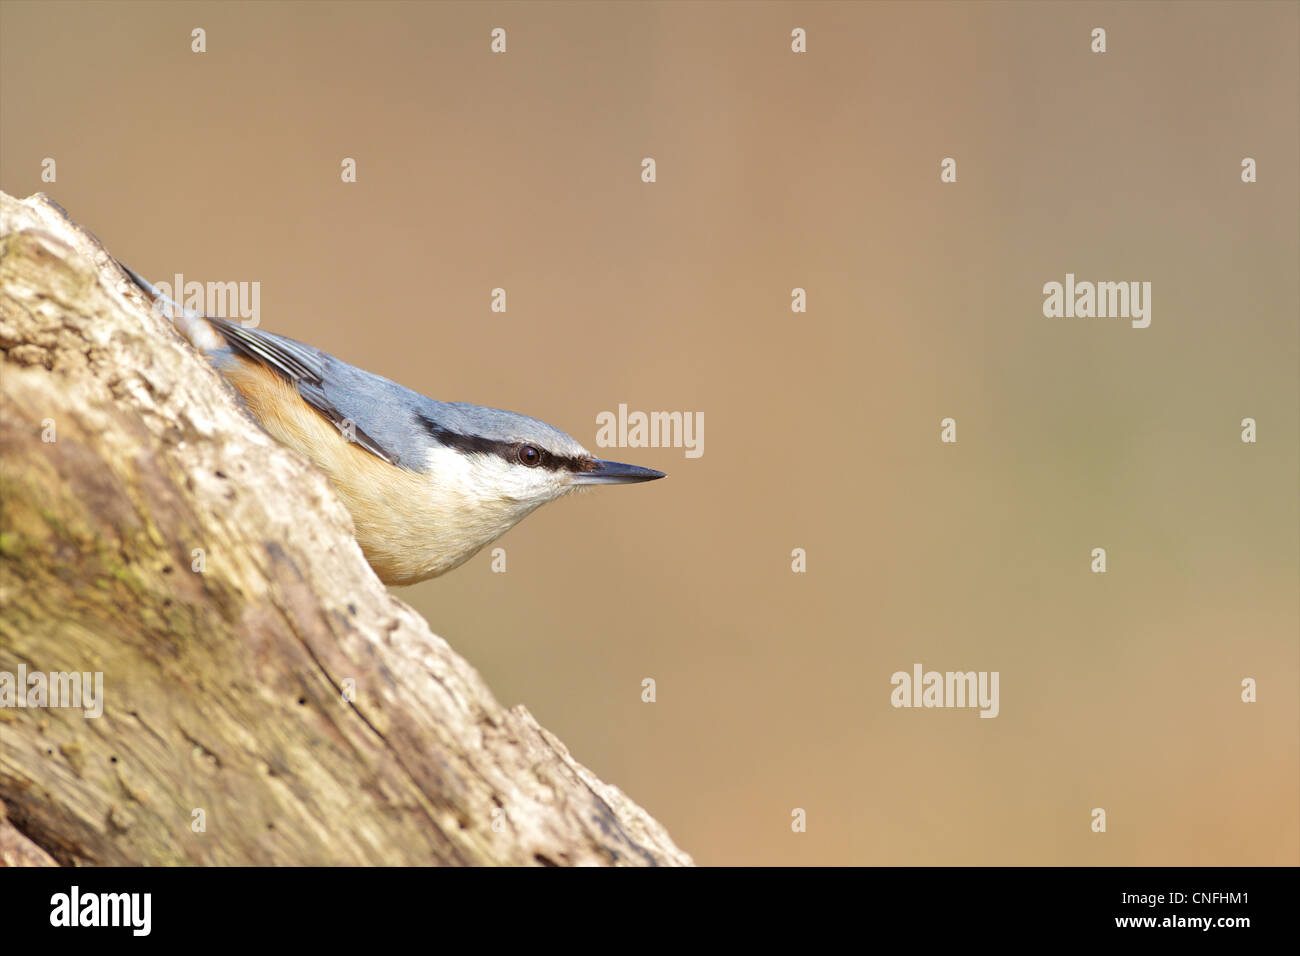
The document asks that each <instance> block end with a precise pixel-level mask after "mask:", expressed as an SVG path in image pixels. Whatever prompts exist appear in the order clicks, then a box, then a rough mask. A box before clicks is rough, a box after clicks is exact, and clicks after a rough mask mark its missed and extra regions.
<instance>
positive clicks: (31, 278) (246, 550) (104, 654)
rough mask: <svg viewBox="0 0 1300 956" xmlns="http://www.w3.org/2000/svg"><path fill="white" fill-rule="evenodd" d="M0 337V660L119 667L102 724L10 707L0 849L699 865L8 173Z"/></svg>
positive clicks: (83, 859)
mask: <svg viewBox="0 0 1300 956" xmlns="http://www.w3.org/2000/svg"><path fill="white" fill-rule="evenodd" d="M0 353H2V355H3V360H2V361H0V456H2V457H0V461H2V463H3V464H2V466H0V501H2V502H3V505H2V507H3V511H2V512H0V602H2V603H3V611H2V612H0V675H2V674H6V673H7V674H9V675H11V677H10V686H11V687H12V686H13V684H14V681H15V680H16V675H17V674H18V672H19V670H20V669H25V671H26V673H27V674H28V675H30V674H32V673H35V672H41V673H47V674H48V673H72V672H76V673H86V674H95V673H101V674H102V675H103V691H102V696H103V702H102V703H103V713H102V716H98V717H93V716H86V715H85V713H84V711H85V709H86V708H85V707H81V708H70V707H54V706H45V707H27V706H16V704H17V703H20V702H21V703H26V702H27V699H28V698H27V697H23V699H22V701H15V700H10V701H9V702H8V703H9V704H14V706H0V810H3V811H6V812H5V813H0V862H4V863H21V862H33V863H41V862H50V861H51V860H53V861H57V862H58V863H61V864H65V865H67V864H444V863H445V864H535V863H555V864H632V865H639V864H650V865H653V864H689V863H690V862H691V861H690V858H689V857H688V856H687V855H686V854H685V853H683V852H682V851H681V850H679V849H678V848H677V847H676V846H674V845H673V843H672V841H671V839H670V838H669V836H668V834H667V833H666V832H665V830H664V828H663V827H662V826H660V825H659V824H658V823H657V822H656V821H655V820H653V819H652V818H651V817H650V816H649V815H648V814H647V813H645V811H643V810H642V809H641V808H640V807H638V806H637V805H636V804H634V803H633V802H632V801H631V800H629V799H628V798H627V797H626V796H624V794H623V793H621V792H620V791H619V790H618V789H617V788H616V787H613V786H610V785H608V784H604V783H601V782H600V781H599V780H597V779H596V778H595V777H594V776H593V775H592V774H591V772H590V771H588V770H586V769H585V768H583V767H582V766H581V765H579V764H578V763H577V762H576V761H574V760H573V759H572V757H570V755H569V753H568V751H567V750H566V749H565V747H564V746H563V744H561V743H560V742H559V741H558V740H557V739H556V738H555V737H553V736H552V735H550V734H549V733H547V732H546V731H545V730H543V729H542V728H541V727H540V726H538V724H537V723H536V721H535V720H534V719H533V718H532V716H531V715H530V714H529V713H528V712H527V711H526V710H525V709H524V708H522V707H516V708H513V709H510V710H507V709H505V708H503V707H502V706H501V705H500V704H499V703H498V702H497V701H496V700H495V699H494V698H493V696H492V694H491V693H490V692H489V690H488V688H487V687H486V686H485V685H484V683H483V681H482V680H481V678H480V677H479V676H478V674H477V673H476V672H475V671H474V670H473V668H472V667H470V665H469V664H467V663H466V662H465V661H464V660H462V659H461V658H460V657H459V656H458V655H457V654H456V653H455V652H453V651H452V649H451V648H450V647H449V646H448V645H447V643H446V642H445V641H443V640H442V639H441V638H439V637H437V636H436V635H435V634H433V633H432V632H431V631H430V630H429V628H428V626H427V625H426V624H425V622H424V620H423V619H421V618H420V617H419V615H417V614H416V613H415V612H414V611H413V610H412V609H410V608H409V607H407V606H406V605H404V604H403V603H401V602H400V601H398V600H396V599H394V598H393V597H392V596H391V595H390V594H389V593H388V591H387V590H386V589H385V588H384V587H383V585H382V584H381V583H380V582H379V580H378V579H377V578H376V577H375V575H374V573H373V572H372V571H371V570H370V568H369V566H368V565H367V564H366V563H365V560H364V558H363V557H362V555H361V551H360V549H359V548H358V547H357V545H356V542H355V541H354V540H353V539H352V536H351V521H350V518H349V517H348V515H347V513H346V512H345V511H344V509H343V508H342V506H341V505H340V504H339V502H338V501H337V499H336V498H335V496H334V494H333V493H332V491H331V490H330V488H329V486H328V485H327V483H326V481H325V479H324V477H323V476H322V475H321V474H320V473H319V472H317V471H316V470H315V469H314V468H313V467H312V466H311V465H310V464H309V463H307V462H306V461H305V460H303V459H302V458H300V457H298V456H297V455H295V454H294V453H293V452H291V451H289V450H288V449H285V448H283V447H281V446H279V445H278V444H276V443H275V442H273V441H272V440H271V439H270V438H269V437H268V436H266V435H265V433H263V432H262V431H261V430H260V429H259V428H258V427H257V426H256V424H255V423H254V422H253V421H252V419H250V418H249V417H248V416H247V415H246V414H245V412H244V411H243V410H242V409H241V408H240V407H239V405H238V402H237V400H236V399H235V397H234V393H233V392H232V391H231V390H230V389H229V388H228V387H227V386H226V385H225V383H224V382H223V381H222V380H221V378H220V377H219V375H217V374H216V373H215V372H214V371H213V370H212V369H211V368H210V367H209V366H208V365H207V364H206V363H205V362H204V361H203V359H202V358H201V357H200V356H199V355H198V354H197V353H196V352H195V351H193V350H192V349H191V348H190V347H189V346H188V345H187V344H186V343H185V342H183V341H182V340H181V338H180V337H179V336H178V335H176V334H175V332H174V331H173V330H172V329H171V327H170V326H169V325H168V324H167V323H166V322H165V321H163V320H162V319H160V318H159V317H158V316H157V315H155V314H154V313H153V312H152V311H151V309H150V307H149V304H148V303H147V302H146V301H145V299H144V298H143V297H142V296H141V295H139V294H138V292H137V291H136V289H135V287H134V286H133V285H132V284H131V283H130V282H129V281H128V279H127V278H126V276H125V275H123V274H122V273H121V271H120V270H119V269H118V268H117V266H116V264H115V263H114V261H113V259H112V258H111V257H110V256H109V255H108V254H107V253H106V252H105V251H104V249H103V247H102V246H101V245H100V244H99V243H98V242H97V241H96V240H95V239H94V238H93V237H91V236H90V235H88V234H87V233H86V232H85V231H84V230H82V229H80V228H79V227H78V226H76V225H75V224H74V223H72V222H71V221H70V220H69V219H68V218H67V216H66V214H65V213H64V212H63V210H61V209H60V208H59V207H58V206H56V205H55V204H54V203H52V202H51V201H50V200H48V199H47V198H46V197H44V196H43V195H37V196H33V197H31V198H29V199H27V200H22V201H19V200H16V199H14V198H12V197H10V196H7V195H4V194H3V193H0ZM92 686H93V685H92ZM29 687H30V685H28V686H26V687H19V688H17V691H18V694H19V695H20V696H21V695H22V694H25V693H26V692H27V691H28V690H29ZM0 690H2V688H0ZM0 702H2V695H0ZM47 703H54V701H47ZM82 703H83V704H85V703H86V701H82ZM6 816H7V821H6V819H5V817H6Z"/></svg>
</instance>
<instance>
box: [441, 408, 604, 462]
mask: <svg viewBox="0 0 1300 956" xmlns="http://www.w3.org/2000/svg"><path fill="white" fill-rule="evenodd" d="M416 418H417V419H419V422H420V424H421V426H423V428H424V430H425V431H427V432H428V433H429V435H430V436H431V437H432V438H433V439H434V440H435V441H437V442H438V443H439V444H440V445H443V446H444V447H446V448H454V449H456V450H457V451H459V452H463V453H465V454H467V455H474V454H478V455H495V456H497V457H498V458H504V459H505V460H506V461H508V462H510V463H511V464H515V465H517V464H520V463H521V462H520V459H519V450H520V448H521V447H523V446H524V445H528V446H530V447H532V448H535V449H537V453H538V456H539V461H538V462H537V464H536V465H533V466H530V467H534V468H545V469H547V470H548V471H574V472H578V471H591V470H592V469H593V468H594V467H595V466H594V465H593V464H592V460H591V459H590V458H576V457H571V456H569V455H556V454H554V453H552V452H549V451H547V450H546V449H545V448H543V447H541V446H540V445H534V444H532V442H509V441H498V440H496V439H495V438H484V437H483V436H481V435H462V434H460V433H459V432H453V431H450V430H448V429H446V428H443V427H442V426H441V425H439V424H438V423H437V422H436V421H434V420H433V419H431V418H427V417H425V416H424V415H419V414H417V415H416Z"/></svg>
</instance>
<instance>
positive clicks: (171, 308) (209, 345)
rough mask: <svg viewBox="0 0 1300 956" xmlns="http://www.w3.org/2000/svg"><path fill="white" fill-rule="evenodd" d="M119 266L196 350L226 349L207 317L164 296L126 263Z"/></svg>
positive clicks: (120, 263) (206, 352) (223, 341)
mask: <svg viewBox="0 0 1300 956" xmlns="http://www.w3.org/2000/svg"><path fill="white" fill-rule="evenodd" d="M118 266H119V267H121V269H122V271H123V272H125V273H126V274H127V275H129V276H130V277H131V281H132V282H134V283H135V284H136V285H138V286H139V287H140V288H141V290H143V291H144V293H145V294H146V295H148V296H149V298H150V299H152V300H153V302H154V312H156V313H157V314H158V315H160V316H162V317H163V318H164V319H167V320H168V321H169V322H171V323H172V324H173V325H174V326H176V331H178V332H180V333H181V335H183V336H185V338H186V339H187V340H188V341H189V343H190V344H191V345H193V346H194V347H195V348H196V349H198V350H199V351H200V352H203V353H204V354H205V355H206V354H209V353H212V352H215V351H217V350H218V349H223V348H225V347H226V341H225V339H224V338H222V336H221V335H219V334H218V333H217V331H216V330H215V329H214V328H213V327H212V325H211V323H209V322H208V318H207V316H205V315H203V314H202V313H200V312H195V311H194V310H193V309H187V308H185V307H184V306H183V305H181V304H180V303H179V302H177V301H176V300H175V299H171V298H169V297H167V296H165V295H163V294H162V293H161V292H159V291H158V290H157V288H155V287H154V285H153V283H152V282H150V281H149V280H147V279H146V278H145V277H144V276H142V275H140V273H138V272H136V271H135V270H134V269H132V268H131V267H130V266H128V265H126V264H125V263H123V262H118Z"/></svg>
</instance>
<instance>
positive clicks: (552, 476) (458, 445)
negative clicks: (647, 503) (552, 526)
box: [421, 402, 664, 521]
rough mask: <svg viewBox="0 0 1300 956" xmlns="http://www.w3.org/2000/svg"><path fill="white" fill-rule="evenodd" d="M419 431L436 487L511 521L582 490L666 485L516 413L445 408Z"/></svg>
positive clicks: (654, 473)
mask: <svg viewBox="0 0 1300 956" xmlns="http://www.w3.org/2000/svg"><path fill="white" fill-rule="evenodd" d="M421 424H422V425H423V427H424V428H425V430H426V431H427V432H428V433H429V435H430V437H432V438H433V442H432V444H431V445H430V448H429V453H428V458H427V466H428V469H429V471H430V473H431V474H432V475H433V476H434V477H435V478H436V480H437V482H438V483H439V484H444V485H446V486H449V487H454V488H455V490H456V492H457V493H459V494H461V495H464V496H466V497H469V498H473V499H476V500H477V501H478V502H479V503H480V504H481V505H483V506H485V507H489V508H500V509H504V510H505V511H506V512H508V513H512V514H515V517H514V521H518V520H520V519H521V518H523V517H524V516H525V515H527V514H528V513H529V512H531V511H533V510H534V509H535V508H537V507H539V506H540V505H544V504H546V502H548V501H553V500H555V499H556V498H559V497H560V496H561V495H565V494H568V493H569V492H571V491H576V490H578V489H581V488H590V487H593V486H596V485H620V484H631V483H634V482H640V481H652V480H653V479H655V478H662V477H664V473H663V472H661V471H654V470H653V469H650V468H641V467H639V466H637V465H624V464H621V463H619V462H614V461H605V460H603V459H600V458H597V457H595V456H594V455H592V454H591V452H589V451H587V449H586V448H584V447H583V446H582V445H581V444H580V443H579V442H578V441H577V439H575V438H573V437H572V436H571V435H568V434H566V433H565V432H562V431H560V430H559V429H558V428H555V427H554V426H552V425H548V424H546V422H543V421H538V420H537V419H535V418H529V417H528V416H527V415H520V414H518V413H517V412H507V411H502V410H501V409H496V408H484V407H482V406H479V405H467V404H464V403H460V402H451V403H443V404H442V409H441V413H440V415H439V416H438V418H437V419H436V420H435V419H432V418H429V417H426V416H422V417H421Z"/></svg>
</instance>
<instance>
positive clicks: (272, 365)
mask: <svg viewBox="0 0 1300 956" xmlns="http://www.w3.org/2000/svg"><path fill="white" fill-rule="evenodd" d="M208 322H209V323H211V325H212V327H213V328H214V329H216V331H217V332H218V333H219V334H220V335H221V337H222V338H223V339H225V340H226V343H227V344H228V345H229V346H230V347H231V348H232V349H233V350H234V351H235V352H237V353H239V354H240V355H242V356H244V357H245V358H249V359H252V360H253V361H254V362H257V363H259V364H260V365H262V366H264V367H266V368H268V369H270V370H271V371H272V372H274V373H275V374H277V375H279V376H280V377H281V378H283V379H284V380H285V381H286V382H288V383H290V384H291V385H293V386H294V387H295V388H296V389H297V390H298V394H299V395H301V396H302V398H303V401H305V402H306V403H307V404H308V405H310V406H311V407H312V408H314V409H316V411H318V412H320V414H322V415H324V416H325V417H326V418H327V419H329V420H330V421H331V422H333V423H334V424H335V425H336V426H337V427H338V428H339V431H340V434H341V435H344V436H346V437H348V438H350V439H351V440H353V441H355V442H356V443H357V444H358V445H360V446H361V447H362V448H364V449H365V450H366V451H368V452H370V453H371V454H372V455H375V456H376V457H378V458H382V459H383V460H384V461H386V462H388V463H389V464H390V465H402V466H404V467H408V468H409V467H411V466H412V464H413V463H412V462H409V461H406V462H404V461H402V458H403V456H402V454H401V449H400V448H399V447H396V443H395V442H392V441H385V439H384V432H385V431H387V430H388V429H387V428H386V427H385V425H386V423H385V421H384V420H383V418H382V417H379V416H377V415H376V412H378V411H379V409H378V408H377V406H376V404H375V403H374V402H368V401H364V400H361V401H356V400H353V401H349V395H348V393H347V390H346V388H343V389H341V388H339V387H338V383H337V382H334V381H333V380H334V379H335V378H338V377H339V373H340V372H343V371H344V370H345V369H346V372H344V377H347V374H348V373H352V374H360V375H363V376H368V377H372V378H375V379H377V380H379V381H381V382H383V383H384V384H385V385H386V386H389V387H391V388H392V389H394V390H398V389H401V386H398V385H395V384H394V383H392V382H388V381H387V380H386V379H379V377H378V376H369V373H366V372H361V370H360V369H354V368H352V366H350V365H344V363H342V362H339V360H338V359H336V358H334V357H333V356H332V355H329V354H328V353H326V352H322V351H321V350H320V349H316V348H312V347H311V346H310V345H304V344H302V343H301V342H295V341H294V340H293V339H286V338H285V337H284V336H281V335H276V334H275V333H273V332H263V331H261V330H260V329H254V328H249V327H247V326H244V325H241V324H239V323H238V322H231V321H230V320H228V319H220V318H212V317H209V318H208ZM331 386H333V387H331ZM377 436H378V437H377ZM391 437H393V438H396V437H397V436H396V435H395V434H394V435H393V436H391Z"/></svg>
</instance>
